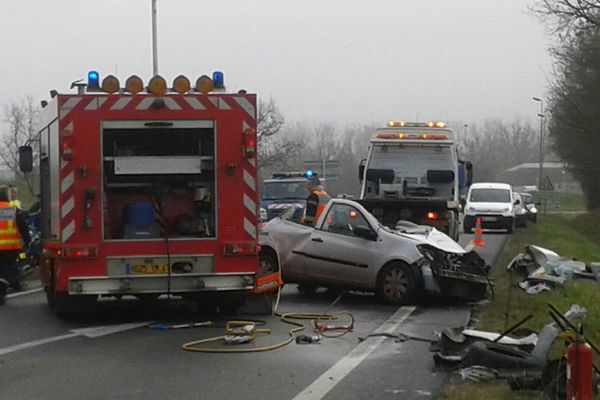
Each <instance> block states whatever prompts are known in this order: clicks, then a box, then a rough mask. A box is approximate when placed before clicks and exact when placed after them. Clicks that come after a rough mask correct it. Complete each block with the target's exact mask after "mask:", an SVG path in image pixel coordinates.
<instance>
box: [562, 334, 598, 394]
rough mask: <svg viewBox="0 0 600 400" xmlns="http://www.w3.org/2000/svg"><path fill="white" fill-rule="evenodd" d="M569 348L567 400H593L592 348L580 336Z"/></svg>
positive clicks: (574, 336) (575, 335)
mask: <svg viewBox="0 0 600 400" xmlns="http://www.w3.org/2000/svg"><path fill="white" fill-rule="evenodd" d="M570 334H571V335H572V338H573V339H574V340H572V342H571V344H570V345H569V346H568V347H567V400H592V380H593V361H592V348H591V347H590V345H589V344H587V343H586V342H585V340H584V339H583V338H582V336H581V335H580V334H574V333H570Z"/></svg>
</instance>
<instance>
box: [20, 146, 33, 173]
mask: <svg viewBox="0 0 600 400" xmlns="http://www.w3.org/2000/svg"><path fill="white" fill-rule="evenodd" d="M19 170H21V172H31V171H33V149H32V148H31V146H21V147H19Z"/></svg>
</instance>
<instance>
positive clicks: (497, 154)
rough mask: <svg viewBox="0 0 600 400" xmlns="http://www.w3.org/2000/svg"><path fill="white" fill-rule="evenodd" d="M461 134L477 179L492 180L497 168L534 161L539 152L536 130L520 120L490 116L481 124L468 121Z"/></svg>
mask: <svg viewBox="0 0 600 400" xmlns="http://www.w3.org/2000/svg"><path fill="white" fill-rule="evenodd" d="M464 136H465V137H464V138H463V145H464V156H465V159H466V160H469V161H471V162H472V163H473V165H474V174H475V178H476V180H478V181H494V180H496V175H497V173H498V172H501V171H504V170H505V169H507V168H510V167H513V166H515V165H517V164H520V163H524V162H532V161H536V160H537V155H538V154H539V153H538V150H537V149H538V145H539V139H538V138H537V132H536V130H535V129H533V128H532V127H531V125H529V123H524V122H522V121H520V120H515V121H512V122H510V123H508V124H507V123H505V122H502V121H500V120H497V119H491V120H486V121H485V122H484V124H483V127H478V126H477V125H475V124H471V125H469V131H468V133H467V135H464Z"/></svg>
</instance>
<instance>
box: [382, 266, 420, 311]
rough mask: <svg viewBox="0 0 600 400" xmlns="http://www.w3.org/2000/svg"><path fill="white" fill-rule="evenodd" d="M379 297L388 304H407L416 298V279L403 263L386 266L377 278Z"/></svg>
mask: <svg viewBox="0 0 600 400" xmlns="http://www.w3.org/2000/svg"><path fill="white" fill-rule="evenodd" d="M377 295H378V296H379V298H381V299H382V300H383V301H385V302H386V303H391V304H397V305H400V304H407V303H409V302H410V301H411V300H412V299H413V298H414V296H415V278H414V275H413V273H412V271H411V269H410V267H409V266H408V265H406V264H404V263H403V262H394V263H392V264H389V265H387V266H385V267H384V268H383V269H382V270H381V271H380V272H379V276H378V278H377Z"/></svg>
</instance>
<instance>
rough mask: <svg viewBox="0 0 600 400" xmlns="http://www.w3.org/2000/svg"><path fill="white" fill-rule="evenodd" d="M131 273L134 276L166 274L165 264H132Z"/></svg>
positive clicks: (167, 271) (166, 267) (166, 266)
mask: <svg viewBox="0 0 600 400" xmlns="http://www.w3.org/2000/svg"><path fill="white" fill-rule="evenodd" d="M131 273H132V274H134V275H152V274H168V273H169V266H168V265H167V264H133V265H132V266H131Z"/></svg>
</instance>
